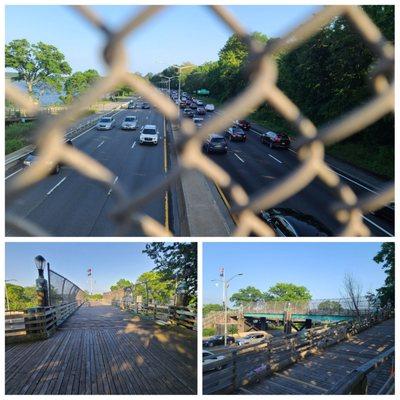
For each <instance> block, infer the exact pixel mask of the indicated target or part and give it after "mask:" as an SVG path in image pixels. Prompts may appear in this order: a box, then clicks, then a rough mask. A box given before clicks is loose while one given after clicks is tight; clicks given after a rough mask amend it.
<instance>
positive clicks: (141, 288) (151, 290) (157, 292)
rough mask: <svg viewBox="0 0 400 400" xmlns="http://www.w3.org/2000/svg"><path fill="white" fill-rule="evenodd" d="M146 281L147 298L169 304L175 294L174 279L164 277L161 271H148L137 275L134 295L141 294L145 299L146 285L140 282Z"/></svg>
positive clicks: (158, 302)
mask: <svg viewBox="0 0 400 400" xmlns="http://www.w3.org/2000/svg"><path fill="white" fill-rule="evenodd" d="M143 282H146V283H147V289H148V294H149V300H150V299H153V300H154V301H155V303H157V304H169V303H171V302H172V300H173V298H174V295H175V281H174V280H171V279H170V280H168V279H165V278H164V275H163V274H162V273H161V272H157V271H149V272H144V273H143V274H141V275H140V276H139V278H138V279H137V281H136V285H135V296H138V295H139V296H142V298H143V301H145V300H146V286H145V285H144V284H140V283H143Z"/></svg>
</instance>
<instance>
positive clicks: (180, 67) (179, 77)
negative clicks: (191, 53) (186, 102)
mask: <svg viewBox="0 0 400 400" xmlns="http://www.w3.org/2000/svg"><path fill="white" fill-rule="evenodd" d="M173 67H174V68H176V69H177V70H178V72H179V74H178V100H179V101H181V71H182V70H183V69H185V68H193V65H183V66H181V65H173Z"/></svg>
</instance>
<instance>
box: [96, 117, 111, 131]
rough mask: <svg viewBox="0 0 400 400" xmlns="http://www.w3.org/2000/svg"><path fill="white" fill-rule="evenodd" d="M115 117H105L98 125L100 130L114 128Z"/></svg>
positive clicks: (97, 127)
mask: <svg viewBox="0 0 400 400" xmlns="http://www.w3.org/2000/svg"><path fill="white" fill-rule="evenodd" d="M114 125H115V119H114V118H113V117H103V118H100V121H99V122H98V123H97V125H96V129H97V130H98V131H109V130H110V129H112V128H114Z"/></svg>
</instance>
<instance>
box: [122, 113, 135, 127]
mask: <svg viewBox="0 0 400 400" xmlns="http://www.w3.org/2000/svg"><path fill="white" fill-rule="evenodd" d="M136 127H137V117H136V116H135V115H127V116H126V117H125V118H124V120H123V121H122V124H121V129H126V130H130V129H136Z"/></svg>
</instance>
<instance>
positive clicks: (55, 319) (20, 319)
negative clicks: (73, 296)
mask: <svg viewBox="0 0 400 400" xmlns="http://www.w3.org/2000/svg"><path fill="white" fill-rule="evenodd" d="M82 304H83V303H81V302H76V301H75V302H72V303H68V304H61V305H59V306H49V307H37V308H29V309H27V310H25V311H6V315H5V331H6V343H15V342H22V341H31V340H39V339H46V338H48V337H50V336H51V335H52V334H53V333H54V332H55V330H56V329H57V326H60V325H61V324H62V323H63V322H64V321H65V320H66V319H67V318H68V317H69V316H71V315H72V314H73V313H74V312H75V311H76V310H77V309H78V308H79V307H80V306H81V305H82Z"/></svg>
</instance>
